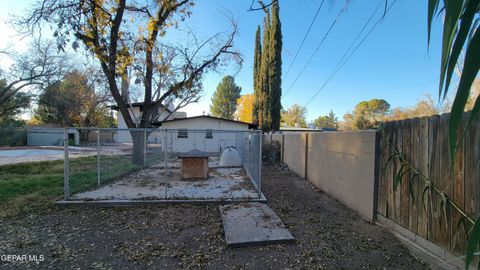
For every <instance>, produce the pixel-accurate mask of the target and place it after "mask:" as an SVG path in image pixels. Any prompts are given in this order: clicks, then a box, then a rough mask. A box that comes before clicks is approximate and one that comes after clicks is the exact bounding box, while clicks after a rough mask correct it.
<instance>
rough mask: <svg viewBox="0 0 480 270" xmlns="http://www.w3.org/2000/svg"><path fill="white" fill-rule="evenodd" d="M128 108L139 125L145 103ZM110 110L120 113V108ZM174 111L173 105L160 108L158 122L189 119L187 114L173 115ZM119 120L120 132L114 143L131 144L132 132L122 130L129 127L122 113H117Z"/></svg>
mask: <svg viewBox="0 0 480 270" xmlns="http://www.w3.org/2000/svg"><path fill="white" fill-rule="evenodd" d="M127 106H128V111H129V113H130V116H131V117H132V119H133V122H135V123H139V122H140V119H141V118H142V111H143V102H137V103H131V104H127ZM110 108H111V109H112V110H116V111H118V106H111V107H110ZM173 110H174V108H173V104H170V106H169V107H165V106H163V105H162V106H160V108H159V111H158V115H159V117H158V120H159V121H163V120H165V118H167V117H168V119H176V118H185V117H187V113H186V112H174V113H173V114H172V111H173ZM169 115H170V116H169ZM117 120H118V129H119V131H118V132H117V133H116V134H115V135H114V141H115V142H117V143H131V142H132V136H131V135H130V132H129V131H127V130H122V129H127V128H128V127H127V124H126V123H125V120H124V118H123V115H122V114H121V113H120V112H118V113H117ZM152 139H153V140H156V139H157V138H152ZM155 142H156V141H155Z"/></svg>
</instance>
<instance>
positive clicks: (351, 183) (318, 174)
mask: <svg viewBox="0 0 480 270" xmlns="http://www.w3.org/2000/svg"><path fill="white" fill-rule="evenodd" d="M375 149H376V131H373V130H368V131H357V132H325V133H310V134H309V135H308V152H307V156H308V158H307V168H308V169H307V179H308V180H309V181H310V182H312V183H313V184H314V185H315V186H316V187H318V188H319V189H321V190H323V191H325V192H326V193H328V194H330V195H331V196H333V197H335V198H336V199H338V200H339V201H341V202H342V203H343V204H345V205H346V206H348V207H350V208H351V209H353V210H355V211H357V212H358V213H359V214H360V215H361V216H363V217H364V218H365V219H367V220H369V221H373V220H374V218H375V215H376V196H377V195H376V182H375V181H376V179H375V177H376V176H375V162H376V160H375Z"/></svg>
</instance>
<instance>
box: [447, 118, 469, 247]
mask: <svg viewBox="0 0 480 270" xmlns="http://www.w3.org/2000/svg"><path fill="white" fill-rule="evenodd" d="M464 124H465V119H462V123H461V125H460V129H459V131H458V132H457V137H458V138H460V136H461V135H462V130H463V128H464ZM464 151H465V140H462V141H461V142H460V143H459V147H458V149H457V152H456V155H455V161H454V172H453V178H452V181H453V185H452V201H453V202H454V203H455V204H457V205H458V206H459V207H460V208H462V209H465V174H464V171H465V167H464V165H465V162H464V158H465V152H464ZM461 217H462V216H461V215H460V213H458V212H457V211H456V210H453V208H452V226H451V227H450V237H451V240H450V250H451V251H452V252H456V253H462V252H464V249H463V247H464V246H465V240H466V239H465V237H466V236H465V232H464V227H463V225H462V224H459V222H460V221H461Z"/></svg>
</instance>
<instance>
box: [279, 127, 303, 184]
mask: <svg viewBox="0 0 480 270" xmlns="http://www.w3.org/2000/svg"><path fill="white" fill-rule="evenodd" d="M307 137H308V134H307V133H298V134H285V135H284V145H283V155H284V156H283V162H284V163H285V164H287V165H288V168H289V169H290V170H291V171H293V172H296V173H297V174H298V175H299V176H300V177H302V178H305V176H306V175H305V172H306V170H305V166H307V162H306V161H307V159H306V158H307V156H306V151H307V147H306V146H307Z"/></svg>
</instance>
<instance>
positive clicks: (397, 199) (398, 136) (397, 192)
mask: <svg viewBox="0 0 480 270" xmlns="http://www.w3.org/2000/svg"><path fill="white" fill-rule="evenodd" d="M394 125H395V127H394V129H395V148H396V149H397V150H401V149H402V122H401V121H400V122H396V123H395V124H394ZM400 167H401V165H400V162H399V161H397V160H396V161H395V162H394V167H393V177H395V176H396V174H397V172H398V170H399V169H400ZM401 190H402V187H401V186H397V188H396V189H394V192H393V196H394V214H395V215H394V216H395V219H394V220H395V221H396V222H397V223H398V224H402V220H401V215H400V206H401ZM402 225H403V224H402Z"/></svg>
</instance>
